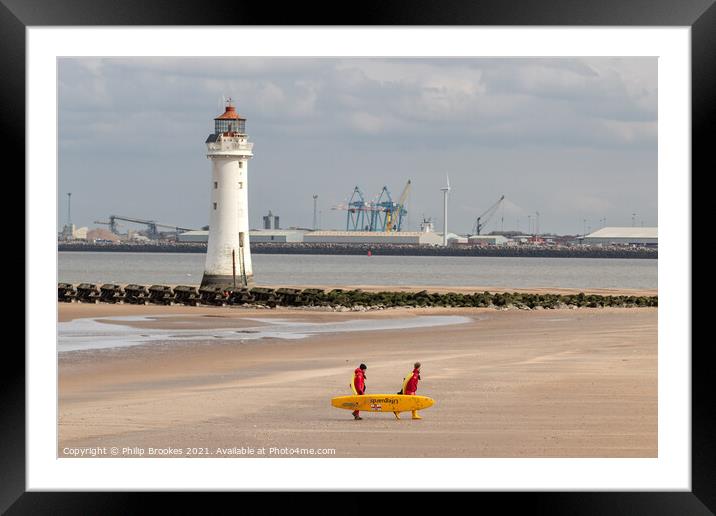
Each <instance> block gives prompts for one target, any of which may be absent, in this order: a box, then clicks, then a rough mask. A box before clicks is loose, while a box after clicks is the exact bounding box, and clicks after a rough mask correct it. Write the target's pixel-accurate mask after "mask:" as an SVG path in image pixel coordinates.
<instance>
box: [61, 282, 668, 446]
mask: <svg viewBox="0 0 716 516" xmlns="http://www.w3.org/2000/svg"><path fill="white" fill-rule="evenodd" d="M452 290H454V289H452ZM445 315H452V316H461V317H464V318H466V319H465V320H464V322H461V323H459V324H447V325H443V326H435V327H431V326H427V327H425V326H423V327H408V328H403V329H380V330H374V331H324V332H320V333H315V334H310V335H308V336H307V337H305V338H297V339H284V338H273V337H268V338H261V339H254V340H250V339H246V338H242V333H241V332H242V331H246V332H248V331H256V330H246V328H257V327H258V328H259V329H260V328H261V327H271V324H272V322H271V321H270V320H272V319H278V320H280V321H284V322H285V321H289V322H293V323H313V324H315V325H319V326H320V325H326V324H331V325H338V327H340V324H342V323H345V322H347V321H353V322H355V321H365V322H366V324H378V323H386V322H391V323H397V324H400V323H401V321H402V322H405V323H406V324H407V325H409V324H408V323H409V322H410V320H411V319H414V318H420V317H426V316H445ZM58 316H59V321H60V322H68V321H75V322H76V321H77V320H79V319H87V318H92V319H99V320H104V321H105V322H106V323H109V324H113V325H115V326H116V327H119V326H125V327H129V329H133V328H140V329H142V331H144V330H145V329H146V331H153V332H161V331H162V330H164V331H166V332H167V335H169V336H171V332H172V331H175V330H179V329H181V330H182V331H183V330H187V329H190V330H193V331H195V332H196V333H197V334H199V335H205V336H203V337H201V336H200V337H196V338H193V339H189V340H187V339H184V340H181V341H176V340H172V339H171V338H169V337H168V338H167V340H166V341H162V340H158V341H152V342H147V343H143V344H141V345H134V346H130V347H116V348H109V349H95V350H83V351H67V352H60V353H58V365H59V405H58V407H59V409H58V410H59V414H58V415H59V422H58V434H59V443H58V456H61V457H66V456H73V455H75V454H77V453H78V451H77V450H79V449H85V450H87V449H92V448H106V449H111V448H112V447H116V448H118V449H119V450H120V452H119V454H118V455H117V456H119V457H128V456H138V455H137V454H138V453H139V450H142V453H144V455H143V456H144V457H147V456H149V455H148V450H149V448H155V449H157V450H162V452H161V453H162V455H154V456H184V457H186V456H201V457H207V456H209V457H220V456H231V457H236V456H239V455H241V456H244V455H245V454H244V453H243V452H242V450H246V451H248V450H250V449H253V450H258V449H261V448H264V449H269V448H276V449H279V451H277V452H275V453H273V454H266V455H265V456H275V457H278V456H283V457H286V456H294V455H293V454H292V452H290V451H289V450H290V449H293V448H299V449H306V450H310V449H314V450H323V451H321V452H320V453H322V454H328V455H330V456H332V457H656V456H657V452H658V450H657V330H658V328H657V309H655V308H643V309H637V308H603V309H586V308H582V309H563V310H495V309H392V310H384V311H373V312H364V313H357V312H324V311H309V310H298V309H280V308H279V309H273V310H268V309H264V310H260V309H246V308H238V307H223V308H218V307H183V306H166V307H165V306H133V305H109V304H96V305H94V304H77V303H71V304H65V303H61V304H60V305H59V309H58ZM127 316H145V317H146V319H144V320H141V321H136V320H114V319H107V318H113V317H127ZM156 316H159V317H157V318H156V319H152V318H153V317H156ZM103 318H104V319H103ZM252 318H259V319H261V321H255V320H252ZM351 324H352V323H351ZM242 329H243V330H242ZM133 331H139V330H136V329H134V330H133ZM217 331H233V332H234V335H235V336H234V337H230V338H226V337H224V336H223V335H224V333H222V338H218V336H217V335H215V334H216V332H217ZM244 336H248V333H247V334H245V335H244ZM416 360H419V361H420V362H422V364H423V367H422V381H421V382H420V385H419V388H418V394H421V395H425V396H430V397H432V398H434V399H435V405H434V406H433V407H432V408H430V409H428V410H425V411H424V412H423V413H422V416H423V419H422V420H419V421H413V420H411V419H410V414H409V413H406V414H403V416H402V420H400V421H396V420H395V419H394V417H393V415H392V414H389V413H388V414H384V413H363V416H364V419H363V420H362V421H355V420H353V418H352V416H351V414H350V412H349V411H346V410H340V409H336V408H333V407H331V405H330V399H331V398H332V397H334V396H340V395H347V394H350V389H349V387H348V382H349V381H350V378H351V377H352V372H353V369H354V368H355V367H357V366H358V364H360V363H361V362H363V363H365V364H367V365H368V370H367V378H366V384H367V392H368V393H395V392H396V391H398V389H399V388H400V385H401V381H402V378H403V377H404V376H405V375H406V374H408V373H409V372H410V370H411V368H412V363H413V362H414V361H416ZM125 449H126V450H125ZM127 450H128V451H127ZM171 450H180V453H179V452H172V451H171ZM325 450H328V451H325ZM331 450H335V451H334V452H331ZM248 456H256V455H255V454H254V455H248ZM302 456H306V455H302Z"/></svg>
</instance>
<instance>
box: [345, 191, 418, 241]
mask: <svg viewBox="0 0 716 516" xmlns="http://www.w3.org/2000/svg"><path fill="white" fill-rule="evenodd" d="M410 186H411V181H410V180H408V182H407V184H406V185H405V188H404V189H403V193H402V194H401V195H400V199H399V200H398V202H395V201H393V199H392V197H391V195H390V191H389V190H388V187H387V186H384V187H383V189H382V190H381V191H380V193H379V194H378V195H377V196H376V197H375V198H374V199H373V200H372V201H366V200H365V196H364V195H363V192H362V191H361V189H360V188H359V187H357V186H356V187H355V188H354V189H353V194H352V195H351V197H350V199H349V200H348V201H347V202H343V203H340V204H337V205H335V206H333V207H332V209H334V210H345V211H347V212H348V213H347V217H346V231H400V230H401V225H402V223H403V217H404V216H405V215H406V214H407V213H408V211H407V210H406V209H405V203H406V202H407V198H408V194H409V192H410Z"/></svg>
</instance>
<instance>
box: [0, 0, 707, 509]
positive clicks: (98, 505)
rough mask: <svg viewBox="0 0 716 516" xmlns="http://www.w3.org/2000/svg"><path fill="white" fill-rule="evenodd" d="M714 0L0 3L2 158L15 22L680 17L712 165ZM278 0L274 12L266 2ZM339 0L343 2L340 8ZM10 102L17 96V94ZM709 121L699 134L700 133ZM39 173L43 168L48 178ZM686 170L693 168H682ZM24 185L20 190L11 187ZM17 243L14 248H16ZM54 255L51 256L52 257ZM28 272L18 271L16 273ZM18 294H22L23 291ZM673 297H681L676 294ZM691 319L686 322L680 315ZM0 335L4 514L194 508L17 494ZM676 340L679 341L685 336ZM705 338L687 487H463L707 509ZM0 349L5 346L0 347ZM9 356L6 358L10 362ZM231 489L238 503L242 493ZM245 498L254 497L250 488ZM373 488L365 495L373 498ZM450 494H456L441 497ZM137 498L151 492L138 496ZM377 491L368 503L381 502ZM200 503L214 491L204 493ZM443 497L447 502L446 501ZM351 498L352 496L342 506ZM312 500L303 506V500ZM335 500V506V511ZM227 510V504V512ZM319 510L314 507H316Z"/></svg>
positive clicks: (578, 505) (17, 135)
mask: <svg viewBox="0 0 716 516" xmlns="http://www.w3.org/2000/svg"><path fill="white" fill-rule="evenodd" d="M715 1H716V0H601V1H599V2H595V1H594V0H522V1H516V2H504V0H502V1H500V0H481V1H477V0H474V1H470V0H441V1H428V0H401V1H388V0H384V1H375V0H372V1H368V2H362V3H360V4H358V3H353V4H343V3H340V2H334V3H328V2H326V3H323V2H312V3H288V2H286V3H280V4H269V3H260V2H248V1H246V0H235V1H233V2H231V3H227V4H221V5H216V6H215V7H214V8H212V4H211V3H207V2H198V1H176V0H174V1H171V0H160V1H146V0H145V1H140V0H119V1H115V2H109V1H106V0H0V63H1V64H2V70H3V74H2V80H1V81H0V110H1V111H0V114H1V116H0V125H1V126H2V128H3V138H2V140H0V141H1V143H0V145H2V148H3V150H4V151H5V155H6V156H9V155H19V156H20V163H19V166H17V167H15V168H16V169H19V168H20V167H23V168H24V165H25V159H24V153H20V152H18V149H22V148H24V135H25V131H24V129H25V103H26V95H25V63H26V60H25V59H26V48H25V28H26V27H28V26H63V25H73V26H89V25H156V26H165V25H184V26H197V25H239V26H244V25H283V24H291V25H312V26H315V25H447V26H452V25H463V26H467V25H511V26H515V25H533V26H534V25H537V26H540V25H542V26H546V25H551V26H559V25H575V26H588V25H595V26H599V25H602V26H688V27H691V36H692V41H691V51H692V54H691V59H692V62H691V72H692V113H691V114H692V163H693V165H692V170H697V169H700V170H701V171H702V174H705V173H707V172H710V171H713V170H716V167H715V166H714V161H715V158H714V152H713V151H712V150H711V147H712V146H713V143H712V141H711V140H712V138H711V132H712V131H713V128H714V127H716V120H715V118H716V116H715V115H716V107H714V106H715V105H716V103H714V97H715V96H716V93H715V92H716V6H715V5H714V2H715ZM279 5H280V8H278V9H277V6H279ZM347 7H349V8H347ZM21 99H22V100H21ZM709 129H711V131H709ZM50 176H51V173H50V172H48V177H50ZM691 177H693V172H692V176H691ZM23 188H24V187H23ZM23 248H24V247H23ZM53 263H54V262H53ZM29 272H31V271H28V270H27V269H26V268H25V274H26V275H27V274H28V273H29ZM26 296H28V298H29V296H30V293H26ZM683 301H684V302H687V301H690V300H683ZM691 320H692V319H691ZM10 344H15V343H14V342H7V343H6V346H5V347H6V350H5V351H6V353H8V352H9V353H10V355H9V357H10V358H9V359H8V360H7V365H6V367H5V368H4V369H5V371H4V373H5V374H4V375H3V380H4V381H3V388H2V391H1V394H0V395H1V396H2V407H3V417H2V421H3V425H2V427H1V430H0V431H1V434H0V435H1V436H2V438H0V464H2V466H1V467H0V468H1V469H0V512H7V514H30V513H32V514H48V513H52V514H108V513H109V514H111V513H117V512H121V513H124V514H126V513H134V512H145V511H147V509H148V507H149V505H147V504H148V503H149V502H160V503H161V504H162V505H161V506H160V507H161V510H163V511H170V512H181V513H184V512H191V511H192V503H196V504H197V507H200V508H201V509H202V512H205V511H206V510H207V509H208V507H210V506H209V505H207V503H208V502H207V500H206V497H207V496H212V497H215V496H216V493H196V494H194V496H195V498H193V499H192V500H189V499H187V498H188V497H187V496H186V495H184V494H178V493H136V494H135V493H122V492H112V493H97V492H94V493H76V492H26V488H25V486H26V484H25V473H26V456H25V453H26V448H25V444H26V443H25V421H26V420H25V354H24V352H23V350H21V349H19V346H10ZM691 344H692V343H691V342H684V343H683V345H684V346H687V345H691ZM709 344H711V342H710V339H709V340H706V341H703V342H701V343H698V344H697V345H693V346H692V347H691V356H692V441H691V445H692V450H691V452H692V455H691V461H692V462H691V465H692V477H691V480H692V490H691V491H690V492H664V491H650V492H582V493H578V492H530V493H511V492H510V493H472V494H470V496H471V497H472V496H478V497H479V498H480V503H481V504H482V503H487V502H493V503H498V504H499V505H500V511H501V512H502V511H505V510H507V511H510V510H515V509H517V510H522V511H527V513H529V514H551V515H557V514H570V515H572V514H588V515H591V514H600V515H601V514H629V515H639V514H649V515H660V514H669V515H671V514H690V515H700V514H714V512H716V468H715V467H714V462H715V458H716V445H715V444H714V443H716V424H715V418H714V407H715V406H716V402H714V400H713V393H714V392H715V391H714V380H713V378H714V375H713V374H712V373H711V371H710V368H711V365H710V362H709V360H708V345H709ZM10 347H12V349H10V350H8V348H10ZM10 364H12V365H11V366H10ZM236 495H238V496H241V497H242V500H244V501H243V502H242V506H243V507H248V506H250V505H247V504H248V503H249V501H248V500H247V499H246V497H247V496H248V493H235V494H233V493H232V494H225V495H223V496H222V498H224V499H227V497H228V496H232V497H233V496H236ZM305 495H306V493H292V494H288V495H280V496H279V495H276V494H273V495H271V496H272V497H273V499H272V502H273V501H276V502H279V503H281V502H286V503H290V504H293V503H295V501H297V500H302V499H304V498H305ZM252 496H255V495H252ZM373 496H375V495H373ZM451 496H457V494H452V495H451ZM147 498H152V500H148V499H147ZM382 498H385V497H384V496H377V498H376V499H375V500H374V501H373V503H375V502H377V503H380V504H383V503H384V500H381V499H382ZM212 501H213V502H215V500H214V499H213V498H212ZM452 503H459V502H458V501H457V500H455V502H452ZM358 505H362V503H361V504H356V503H352V502H351V501H350V500H349V503H348V504H347V506H348V507H349V508H348V509H347V510H350V506H356V507H357V506H358ZM311 508H312V509H315V508H316V507H315V506H312V507H311ZM344 510H346V509H344V508H341V511H342V512H343V511H344ZM232 512H233V511H232ZM321 512H323V511H321Z"/></svg>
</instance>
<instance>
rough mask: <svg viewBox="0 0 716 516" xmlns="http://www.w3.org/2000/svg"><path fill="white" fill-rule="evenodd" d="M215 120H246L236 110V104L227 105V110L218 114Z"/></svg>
mask: <svg viewBox="0 0 716 516" xmlns="http://www.w3.org/2000/svg"><path fill="white" fill-rule="evenodd" d="M214 120H246V119H245V118H244V117H242V116H241V115H239V114H238V113H237V112H236V108H235V107H234V106H231V105H228V106H226V111H224V113H223V114H222V115H219V116H217V117H216V118H215V119H214Z"/></svg>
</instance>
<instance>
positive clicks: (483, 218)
mask: <svg viewBox="0 0 716 516" xmlns="http://www.w3.org/2000/svg"><path fill="white" fill-rule="evenodd" d="M504 200H505V196H504V195H502V196H501V197H500V198H499V199H498V200H497V202H496V203H495V204H493V205H492V206H490V207H489V208H487V209H486V210H485V212H484V213H482V214H481V215H480V216H479V217H477V220H476V221H475V226H474V227H473V228H472V230H473V234H475V235H479V234H480V232H481V231H482V230H483V228H484V227H485V226H486V225H487V223H488V222H490V219H491V218H492V216H493V215H494V214H495V212H496V211H497V208H499V207H500V204H502V201H504Z"/></svg>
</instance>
